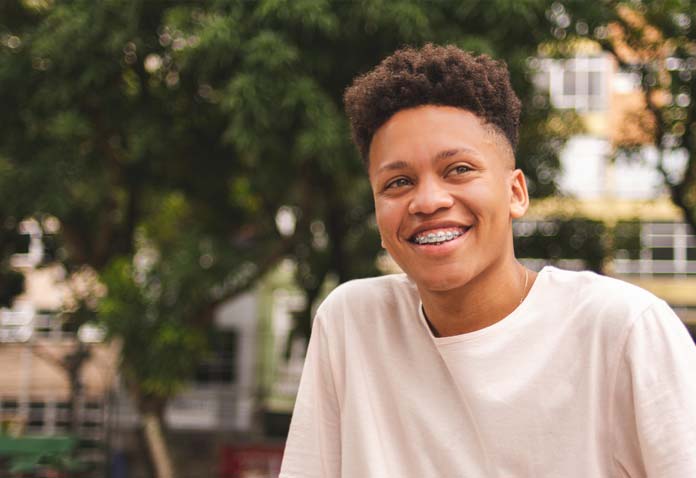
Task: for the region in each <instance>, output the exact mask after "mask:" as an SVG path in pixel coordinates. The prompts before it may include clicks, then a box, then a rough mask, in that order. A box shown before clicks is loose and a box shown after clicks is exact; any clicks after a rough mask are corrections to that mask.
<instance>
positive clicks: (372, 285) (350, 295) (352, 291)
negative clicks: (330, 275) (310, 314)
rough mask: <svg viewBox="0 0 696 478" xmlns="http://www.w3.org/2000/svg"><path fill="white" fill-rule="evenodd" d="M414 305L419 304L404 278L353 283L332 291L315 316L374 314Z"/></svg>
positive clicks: (406, 279)
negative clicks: (404, 304)
mask: <svg viewBox="0 0 696 478" xmlns="http://www.w3.org/2000/svg"><path fill="white" fill-rule="evenodd" d="M414 301H415V303H416V304H417V303H418V301H419V299H418V291H417V289H416V286H415V284H413V282H411V280H410V279H409V278H408V277H407V276H406V274H390V275H385V276H380V277H370V278H365V279H355V280H351V281H348V282H344V283H343V284H341V285H339V286H338V287H336V288H335V289H334V290H333V291H332V292H331V293H330V294H329V295H328V296H327V297H326V299H324V301H323V302H322V303H321V305H320V306H319V309H318V310H317V315H326V314H330V315H335V314H341V315H343V314H345V313H347V312H348V311H350V312H352V313H356V312H357V313H360V312H377V311H378V310H380V309H382V308H385V307H387V308H393V307H394V306H397V305H399V304H401V303H403V302H408V303H414Z"/></svg>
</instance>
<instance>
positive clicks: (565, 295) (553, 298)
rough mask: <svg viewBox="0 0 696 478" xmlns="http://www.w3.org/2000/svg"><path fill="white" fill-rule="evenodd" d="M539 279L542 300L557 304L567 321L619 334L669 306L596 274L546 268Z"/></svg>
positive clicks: (620, 282) (630, 287) (643, 291)
mask: <svg viewBox="0 0 696 478" xmlns="http://www.w3.org/2000/svg"><path fill="white" fill-rule="evenodd" d="M539 278H540V279H541V284H540V285H541V287H540V294H539V297H540V300H542V301H544V303H545V304H546V305H549V304H555V306H556V310H559V311H561V312H562V313H563V314H564V316H565V317H567V318H568V319H572V320H573V321H576V322H579V323H582V324H585V325H587V326H593V327H595V326H596V327H600V328H602V329H605V331H608V330H613V332H614V333H616V334H621V333H622V332H625V331H626V330H627V329H628V328H630V327H631V326H632V325H633V323H635V321H637V320H639V318H640V317H641V316H643V315H644V314H645V313H646V311H648V310H651V309H656V308H657V309H664V308H665V307H667V306H666V305H665V303H664V301H662V300H661V299H659V298H658V297H656V296H655V295H653V294H652V293H650V292H648V291H646V290H645V289H641V288H640V287H637V286H635V285H633V284H630V283H628V282H625V281H622V280H619V279H615V278H612V277H607V276H602V275H599V274H596V273H594V272H589V271H582V272H576V271H566V270H562V269H557V268H554V267H546V268H544V270H543V271H542V272H541V274H540V277H539ZM667 309H669V308H668V307H667ZM612 335H613V334H612Z"/></svg>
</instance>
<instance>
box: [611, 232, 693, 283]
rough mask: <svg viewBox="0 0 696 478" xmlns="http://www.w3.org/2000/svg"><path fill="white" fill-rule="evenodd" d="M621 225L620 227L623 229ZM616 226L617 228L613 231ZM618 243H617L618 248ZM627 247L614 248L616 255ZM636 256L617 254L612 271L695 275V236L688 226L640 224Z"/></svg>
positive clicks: (632, 254)
mask: <svg viewBox="0 0 696 478" xmlns="http://www.w3.org/2000/svg"><path fill="white" fill-rule="evenodd" d="M624 226H625V224H621V227H622V228H623V227H624ZM618 230H619V225H617V232H618ZM619 244H620V241H617V246H619ZM624 248H625V249H628V247H617V249H619V252H621V250H623V249H624ZM640 248H641V249H640V253H639V257H635V254H634V253H631V254H625V253H617V257H616V260H615V261H614V262H615V266H616V272H618V273H622V274H641V275H646V274H647V275H656V274H659V275H681V276H684V275H692V274H696V236H694V234H693V233H692V232H691V231H690V229H689V226H688V224H685V223H681V222H655V223H643V224H641V225H640Z"/></svg>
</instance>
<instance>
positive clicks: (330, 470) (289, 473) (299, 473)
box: [279, 309, 341, 478]
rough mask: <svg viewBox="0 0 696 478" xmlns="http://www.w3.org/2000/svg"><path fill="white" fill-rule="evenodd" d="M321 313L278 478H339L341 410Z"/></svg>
mask: <svg viewBox="0 0 696 478" xmlns="http://www.w3.org/2000/svg"><path fill="white" fill-rule="evenodd" d="M324 319H325V318H324V317H322V315H321V309H320V311H319V312H318V313H317V316H316V318H315V320H314V325H313V328H312V336H311V338H310V340H309V346H308V347H307V356H306V358H305V364H304V368H303V370H302V378H301V380H300V387H299V390H298V393H297V400H296V402H295V409H294V411H293V415H292V420H291V423H290V433H289V435H288V440H287V442H286V445H285V452H284V454H283V463H282V466H281V472H280V477H279V478H339V477H340V469H341V441H340V440H341V428H340V410H339V403H338V398H337V393H336V385H335V382H334V374H333V368H332V364H331V357H330V348H329V338H328V334H327V331H326V324H325V320H324Z"/></svg>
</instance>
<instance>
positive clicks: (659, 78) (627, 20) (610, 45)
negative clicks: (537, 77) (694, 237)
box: [549, 0, 696, 231]
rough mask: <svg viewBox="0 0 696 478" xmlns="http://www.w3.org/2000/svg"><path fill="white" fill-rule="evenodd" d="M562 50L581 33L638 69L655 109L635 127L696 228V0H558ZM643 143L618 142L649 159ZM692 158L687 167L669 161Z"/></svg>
mask: <svg viewBox="0 0 696 478" xmlns="http://www.w3.org/2000/svg"><path fill="white" fill-rule="evenodd" d="M549 19H550V20H551V22H552V23H553V24H554V27H553V33H554V35H555V36H556V43H557V45H558V47H559V48H558V51H559V52H564V51H565V52H566V53H568V52H570V51H571V50H572V48H573V44H575V42H576V40H577V39H578V38H589V39H592V40H594V41H597V42H598V43H599V44H601V46H602V47H603V48H604V50H605V51H607V52H609V53H611V54H612V55H613V56H614V57H615V58H616V59H617V61H618V63H619V66H620V68H621V69H622V70H623V71H624V72H627V73H633V74H635V75H637V77H638V79H639V87H640V89H641V90H642V93H643V98H644V103H645V105H646V108H647V114H644V115H637V116H636V117H635V118H633V120H634V121H631V125H630V126H631V127H632V128H634V129H635V130H638V131H639V132H641V133H643V137H647V138H648V141H649V142H650V141H652V144H653V145H654V146H655V147H656V149H657V151H658V152H659V155H658V164H657V169H658V171H659V172H660V173H661V174H662V176H663V178H664V181H665V184H666V186H667V187H668V190H669V192H670V195H671V198H672V201H673V202H674V204H675V205H676V206H678V207H679V208H680V209H681V210H682V211H683V213H684V220H685V221H686V222H688V223H689V224H690V225H691V227H692V230H694V231H696V101H695V97H696V78H694V75H696V2H694V1H693V0H651V1H641V0H636V1H616V0H612V1H606V2H594V3H590V2H583V1H581V0H569V1H557V2H554V4H553V6H552V8H551V9H550V10H549ZM643 145H644V144H641V142H625V143H623V144H618V145H617V147H618V148H617V154H621V155H623V156H627V157H632V158H633V159H635V160H637V161H639V160H641V159H642V157H641V156H642V149H641V146H643ZM674 153H682V154H683V155H684V157H685V163H686V164H685V166H684V169H683V173H675V170H674V168H671V167H670V166H669V165H668V158H669V157H670V156H672V157H674Z"/></svg>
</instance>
